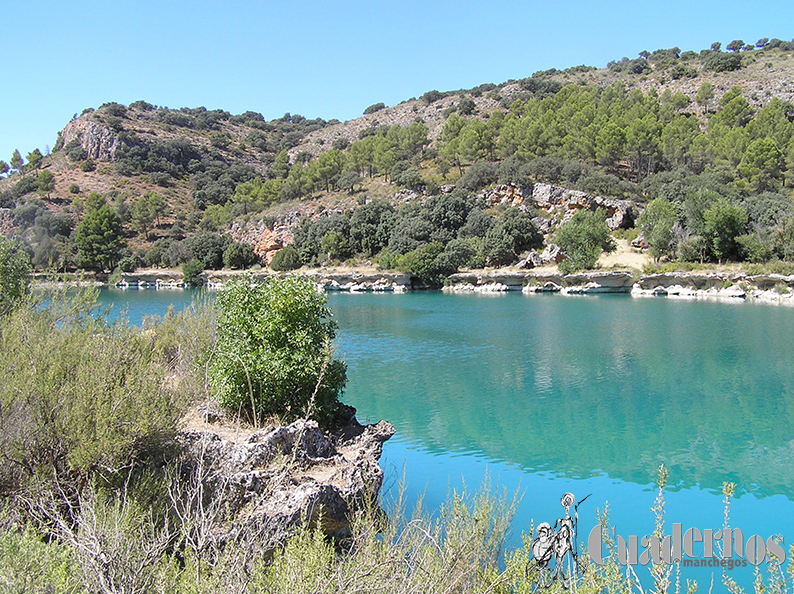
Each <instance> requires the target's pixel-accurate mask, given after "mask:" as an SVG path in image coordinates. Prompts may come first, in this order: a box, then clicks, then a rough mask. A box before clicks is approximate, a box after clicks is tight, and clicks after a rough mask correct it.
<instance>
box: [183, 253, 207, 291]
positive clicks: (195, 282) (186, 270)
mask: <svg viewBox="0 0 794 594" xmlns="http://www.w3.org/2000/svg"><path fill="white" fill-rule="evenodd" d="M202 272H204V265H203V264H202V263H201V261H200V260H196V259H193V260H190V261H188V262H185V263H184V264H182V282H183V283H185V284H186V285H189V286H191V287H200V286H202V285H203V284H204V277H203V276H202V274H201V273H202Z"/></svg>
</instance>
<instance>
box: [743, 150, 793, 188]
mask: <svg viewBox="0 0 794 594" xmlns="http://www.w3.org/2000/svg"><path fill="white" fill-rule="evenodd" d="M783 157H784V155H783V151H781V150H780V147H778V145H777V143H776V142H775V141H774V140H773V139H772V138H759V139H758V140H754V141H753V142H751V143H750V144H749V145H748V147H747V150H745V151H744V156H743V157H742V161H741V163H739V167H738V169H739V174H740V175H741V176H742V177H743V178H744V179H746V180H747V181H748V182H749V183H750V184H751V185H752V186H753V188H754V189H755V190H756V191H758V192H763V191H764V190H773V189H774V188H775V186H777V185H778V183H779V182H780V181H782V178H783V169H784V162H783V161H784V160H783Z"/></svg>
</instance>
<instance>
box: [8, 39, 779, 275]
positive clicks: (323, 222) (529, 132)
mask: <svg viewBox="0 0 794 594" xmlns="http://www.w3.org/2000/svg"><path fill="white" fill-rule="evenodd" d="M725 49H726V50H727V51H722V45H721V44H720V43H715V44H712V46H711V47H710V48H709V49H705V50H703V51H701V52H700V53H695V52H692V51H684V52H682V51H681V50H680V49H679V48H671V49H659V50H656V51H653V52H647V51H643V52H640V54H639V56H638V57H637V58H636V59H628V58H624V59H622V60H619V61H615V62H610V63H609V64H608V65H607V68H606V69H603V70H596V69H594V68H591V67H585V66H578V67H574V68H570V69H567V70H565V71H558V70H555V69H551V70H546V71H541V72H537V73H535V74H534V75H533V76H531V77H529V78H524V79H520V80H518V81H509V82H508V83H503V84H501V85H493V84H486V85H480V86H479V87H476V88H474V89H468V90H460V91H454V92H439V91H435V90H434V91H429V92H428V93H425V94H424V95H422V97H420V98H419V100H415V101H413V102H408V104H409V105H412V107H411V109H410V110H403V111H402V112H400V113H403V114H404V113H409V114H411V113H413V114H415V115H413V116H405V115H403V116H401V118H402V119H401V120H400V121H399V122H398V123H390V124H380V123H379V122H382V121H392V122H393V120H390V119H389V117H388V114H389V113H391V112H390V109H391V108H387V107H386V106H385V105H384V104H382V103H375V104H373V105H371V106H369V107H367V108H366V109H365V110H364V112H365V118H367V119H366V120H365V123H366V125H365V126H364V127H361V126H358V127H357V128H356V130H357V131H356V133H355V134H354V135H351V134H350V133H349V132H347V131H346V130H348V128H346V127H345V126H347V124H339V122H336V121H331V122H326V121H324V120H320V119H316V120H310V119H306V118H304V117H302V116H299V115H290V114H286V115H285V116H284V117H283V118H280V119H277V120H273V121H269V122H268V121H265V120H264V118H263V117H262V116H261V114H258V113H255V112H246V113H244V114H241V115H232V114H229V113H228V112H225V111H222V110H214V111H210V110H206V109H204V108H196V109H188V108H183V109H179V110H173V109H168V108H164V107H156V106H154V105H151V104H149V103H146V102H144V101H138V102H135V103H132V104H130V105H129V106H124V105H120V104H117V103H108V104H105V105H103V106H102V107H100V108H99V109H97V110H96V111H94V110H86V111H85V112H84V113H83V114H82V115H81V116H80V117H79V118H77V119H76V120H75V121H76V122H83V121H84V122H90V123H92V124H95V125H97V126H100V127H101V128H102V129H103V130H108V131H109V133H110V134H112V135H113V137H114V139H115V144H114V148H113V151H112V153H111V149H110V148H107V147H106V148H105V149H102V150H104V151H105V152H102V150H100V149H96V147H94V148H91V150H92V151H93V152H92V154H88V150H87V149H86V148H85V147H86V146H87V145H86V144H85V143H84V142H81V141H80V138H82V137H81V136H79V134H78V135H77V136H74V134H73V133H71V132H69V134H70V136H69V138H71V140H69V142H64V141H63V140H61V141H59V142H58V143H57V144H56V146H55V148H54V151H53V153H52V155H45V154H42V153H41V152H40V151H38V150H34V151H32V152H31V153H29V154H28V155H27V157H26V158H23V157H22V155H21V154H20V153H19V151H16V152H15V153H14V154H13V155H12V156H11V158H10V162H9V163H5V162H2V163H0V174H6V175H10V179H9V180H7V183H4V184H3V185H2V186H0V187H1V188H2V190H1V191H0V207H5V208H9V209H10V210H9V211H8V212H7V214H5V215H4V217H5V218H4V220H5V221H6V225H5V228H6V229H7V230H10V231H12V232H13V233H14V234H15V235H16V236H17V237H19V238H20V239H22V240H23V241H24V242H25V243H26V244H27V246H28V252H29V253H30V255H31V258H32V263H33V266H34V267H35V268H37V269H56V270H73V269H75V268H83V269H86V270H107V271H111V270H113V269H114V268H116V267H118V269H120V270H122V271H130V270H134V269H135V268H138V267H143V266H153V267H177V266H188V268H189V270H190V271H191V272H195V271H196V270H198V269H199V267H201V268H203V269H215V268H220V267H222V266H226V267H230V268H246V267H250V266H256V265H263V264H264V262H262V261H261V260H260V256H261V255H262V253H261V252H260V253H259V255H257V254H254V253H253V249H252V246H251V245H248V244H246V243H245V242H244V241H242V242H241V241H240V239H241V235H240V234H239V232H238V231H236V230H239V229H240V228H243V227H245V225H246V224H247V223H248V222H253V221H256V220H258V221H260V224H259V226H260V228H262V227H265V228H272V227H273V225H274V224H275V223H277V222H278V221H279V217H280V216H281V215H280V214H279V213H283V212H284V209H283V208H282V207H279V205H280V204H282V203H285V204H289V205H293V207H294V208H298V209H300V206H299V205H300V204H302V203H305V202H307V201H309V200H315V199H316V200H320V205H318V206H317V209H316V211H314V212H312V210H311V209H303V210H302V211H301V212H303V214H304V215H305V214H310V216H308V217H307V216H304V217H303V221H302V223H301V224H300V227H298V228H295V229H294V233H295V245H294V246H293V247H292V248H288V249H287V250H286V251H285V252H284V253H283V254H281V255H278V257H277V258H276V259H275V260H274V261H273V262H272V264H273V267H274V268H275V269H281V270H288V269H292V268H295V267H297V266H301V265H318V264H321V263H323V262H332V261H340V262H341V261H345V260H348V259H352V260H353V261H354V263H355V262H364V261H366V260H375V261H377V262H378V263H379V264H380V265H381V266H382V267H387V268H398V269H403V270H410V271H412V272H414V273H415V274H417V275H418V276H419V277H420V278H421V279H422V280H423V281H425V282H429V283H437V282H439V281H440V280H441V279H442V278H443V277H444V276H446V275H448V274H449V273H450V272H454V271H455V270H457V269H458V268H460V267H463V266H468V267H481V266H486V265H487V266H502V265H506V264H511V263H514V262H516V261H517V260H518V259H519V258H520V257H521V256H522V255H523V254H524V253H526V252H527V251H528V250H530V249H542V247H543V241H545V242H546V243H549V242H552V241H557V238H556V237H555V236H554V235H553V234H552V235H548V234H547V236H546V237H545V238H541V236H540V234H539V233H538V229H537V228H538V227H540V226H541V223H542V221H541V219H542V218H543V217H548V213H544V212H536V211H533V210H532V208H531V206H529V205H527V206H521V207H519V210H520V211H521V213H522V214H515V213H513V212H512V211H511V208H510V207H507V208H506V207H499V208H495V207H493V206H492V205H491V204H487V203H485V202H484V201H483V200H482V199H481V197H480V196H479V195H478V193H479V192H480V191H481V190H482V189H483V188H489V187H491V186H493V185H495V184H505V183H509V184H513V185H514V186H516V187H519V188H522V189H523V190H524V193H525V195H526V194H527V193H528V192H529V191H531V188H532V185H533V184H534V183H537V182H548V183H552V184H557V185H562V186H565V187H569V188H573V189H578V190H582V191H585V192H587V193H589V194H592V195H601V196H606V197H611V198H620V199H628V200H631V201H634V202H635V203H636V204H638V205H639V206H640V208H644V205H646V204H653V207H652V208H651V210H650V212H649V213H647V214H646V215H644V216H643V217H642V218H641V220H640V221H639V223H640V227H641V231H642V233H643V234H644V236H645V238H646V240H647V241H648V242H649V244H650V245H651V252H652V254H653V256H654V257H655V258H657V259H662V260H677V261H683V262H725V261H743V260H746V261H751V262H768V261H772V260H778V259H782V260H790V259H791V258H792V257H793V256H794V212H793V211H792V203H791V202H792V201H791V187H792V184H793V183H794V177H792V176H793V175H794V106H792V104H791V103H788V102H786V101H784V100H782V99H781V98H779V97H777V96H770V95H769V94H768V93H769V91H768V90H765V89H764V87H763V86H762V85H761V81H762V80H763V76H764V71H765V69H766V70H771V69H772V68H773V67H774V68H777V67H778V66H779V65H781V64H782V65H784V66H785V63H786V62H787V61H788V58H789V55H790V53H791V52H792V51H793V50H794V45H792V43H790V42H786V41H781V40H779V39H772V40H769V39H760V40H758V41H757V42H756V43H755V44H747V43H744V42H743V41H742V40H733V41H731V42H730V43H728V44H726V48H725ZM743 69H746V70H748V71H749V70H751V69H752V71H753V73H754V74H753V76H754V77H755V79H753V80H752V81H750V84H749V85H748V84H742V85H738V86H733V87H732V88H727V87H726V86H725V85H726V83H725V80H728V79H725V80H723V79H722V78H720V77H721V76H725V73H731V74H738V73H740V72H741V71H742V70H743ZM730 80H731V81H732V82H731V83H730V84H729V85H728V87H730V85H734V83H736V82H737V81H738V82H742V79H741V78H740V79H736V78H732V79H730ZM756 80H757V81H758V82H754V81H756ZM642 84H644V85H645V86H644V88H645V89H646V90H641V89H640V88H638V87H640V86H642ZM753 84H755V85H756V86H752V85H753ZM682 85H683V86H682ZM657 88H658V89H660V90H659V91H657V90H656V89H657ZM764 93H766V95H764ZM438 106H443V107H444V109H443V110H441V109H440V108H439V109H436V107H438ZM398 107H399V106H398ZM395 109H396V108H395ZM384 114H387V115H386V116H384ZM436 114H440V116H441V117H442V121H441V122H438V120H437V118H438V115H436ZM406 118H407V119H406ZM433 118H436V119H433ZM433 122H438V123H437V124H434V123H433ZM68 129H69V128H68V127H67V130H68ZM331 129H334V130H339V131H341V135H340V133H339V132H334V133H333V134H330V133H329V135H327V136H317V134H321V133H322V134H325V132H326V131H328V130H331ZM65 133H66V131H65ZM83 133H84V132H80V134H83ZM310 138H314V140H313V141H312V142H309V141H308V139H310ZM89 148H90V147H89ZM303 149H307V150H303ZM308 149H311V150H308ZM45 152H46V151H45ZM73 178H74V179H79V180H81V183H83V181H82V180H85V183H88V181H90V180H95V179H97V178H102V179H110V180H113V183H112V189H108V190H106V191H105V192H100V194H101V196H100V195H98V194H92V193H91V192H86V191H84V190H83V189H82V188H81V185H80V184H78V183H69V184H68V192H67V190H66V188H67V184H66V182H65V181H62V180H64V179H69V180H71V179H73ZM376 178H380V179H381V180H382V181H384V182H388V184H389V185H390V186H392V187H395V186H396V187H397V188H399V187H402V188H405V189H409V190H412V191H413V192H415V195H416V198H414V199H410V200H408V202H405V200H404V199H403V196H407V197H409V198H410V196H412V195H414V194H411V193H407V194H402V195H398V196H397V197H393V196H392V195H386V194H384V193H383V192H380V191H378V189H377V188H378V187H380V183H379V182H375V181H374V180H375V179H376ZM450 183H454V186H455V188H456V189H455V191H454V192H452V193H450V192H449V188H447V187H446V186H447V184H450ZM395 189H396V188H395ZM392 194H393V193H392ZM53 196H56V197H55V198H53ZM328 196H331V197H332V198H328V199H325V200H324V199H323V197H328ZM404 202H405V203H404ZM331 203H335V204H341V205H343V206H339V207H336V208H334V207H333V204H331ZM261 211H265V214H264V215H262V214H257V213H260V212H261ZM252 217H254V218H252ZM532 219H534V222H532V221H531V220H532ZM0 223H2V219H0ZM290 225H293V223H292V222H291V223H290ZM532 226H534V229H533V228H531V227H532ZM552 228H554V226H552ZM230 232H232V233H231V234H230ZM569 235H570V234H569ZM233 236H234V237H236V239H237V241H234V240H233V239H232V237H233ZM604 245H606V244H604ZM416 250H419V251H418V252H417V251H416ZM296 252H297V255H296ZM591 260H592V258H589V259H585V260H583V261H582V262H581V265H588V266H589V265H592V262H591ZM577 266H578V265H577ZM569 267H570V266H569ZM194 277H195V275H194ZM195 278H198V277H195Z"/></svg>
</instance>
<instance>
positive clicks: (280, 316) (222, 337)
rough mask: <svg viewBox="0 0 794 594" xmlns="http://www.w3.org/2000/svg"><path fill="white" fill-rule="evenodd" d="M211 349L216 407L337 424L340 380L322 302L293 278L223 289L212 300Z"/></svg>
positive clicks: (332, 329)
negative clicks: (214, 308) (213, 344)
mask: <svg viewBox="0 0 794 594" xmlns="http://www.w3.org/2000/svg"><path fill="white" fill-rule="evenodd" d="M216 303H217V308H218V325H217V336H218V340H217V346H216V348H215V351H214V354H213V357H212V358H211V360H210V362H209V366H208V380H209V385H210V387H211V389H212V390H213V392H214V394H215V396H216V398H217V399H218V401H219V402H220V403H221V405H223V406H225V407H227V408H229V409H230V410H233V411H235V412H236V411H238V410H240V409H241V408H242V409H243V410H247V411H248V412H249V413H250V414H251V415H252V416H253V418H254V421H255V422H256V421H257V419H261V418H263V417H264V416H265V415H278V416H279V417H280V418H281V419H283V420H285V421H291V420H294V419H296V418H300V417H304V416H308V417H309V418H313V419H315V420H317V421H318V422H320V423H321V424H323V425H325V426H332V425H334V423H336V422H338V421H340V420H342V417H343V416H344V412H345V408H346V407H344V405H342V403H341V402H340V401H339V396H340V395H341V393H342V390H343V388H344V386H345V383H346V381H347V371H346V366H345V364H344V362H342V361H340V360H338V359H335V358H334V357H333V352H332V345H331V342H332V341H333V339H334V337H335V334H336V325H335V324H334V322H333V321H331V320H330V319H329V318H330V317H331V312H330V310H329V309H328V307H327V306H326V304H325V295H324V294H322V293H318V292H317V290H316V289H315V287H314V285H313V283H312V282H311V281H309V280H307V279H303V278H300V277H299V276H288V277H286V278H284V279H276V278H274V279H270V280H268V281H267V282H264V283H258V284H253V285H252V284H251V281H250V280H247V279H246V280H239V281H234V282H231V283H229V284H228V285H227V286H226V287H225V288H224V290H222V291H221V292H220V293H219V294H218V297H217V301H216Z"/></svg>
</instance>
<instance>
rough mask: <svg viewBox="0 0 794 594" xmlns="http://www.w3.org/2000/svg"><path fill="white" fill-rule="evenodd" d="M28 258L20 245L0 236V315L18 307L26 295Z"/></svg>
mask: <svg viewBox="0 0 794 594" xmlns="http://www.w3.org/2000/svg"><path fill="white" fill-rule="evenodd" d="M29 274H30V257H29V256H28V254H27V253H26V252H25V250H24V249H23V247H22V245H21V244H20V243H18V242H16V241H12V240H10V239H7V238H5V237H3V236H2V235H0V315H5V314H7V313H8V312H9V311H11V310H12V309H13V308H14V307H15V306H16V305H18V304H19V303H20V302H21V301H22V300H23V299H24V298H25V296H26V295H27V293H28V285H29V283H30V280H29V277H28V275H29Z"/></svg>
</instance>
